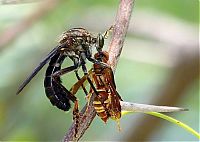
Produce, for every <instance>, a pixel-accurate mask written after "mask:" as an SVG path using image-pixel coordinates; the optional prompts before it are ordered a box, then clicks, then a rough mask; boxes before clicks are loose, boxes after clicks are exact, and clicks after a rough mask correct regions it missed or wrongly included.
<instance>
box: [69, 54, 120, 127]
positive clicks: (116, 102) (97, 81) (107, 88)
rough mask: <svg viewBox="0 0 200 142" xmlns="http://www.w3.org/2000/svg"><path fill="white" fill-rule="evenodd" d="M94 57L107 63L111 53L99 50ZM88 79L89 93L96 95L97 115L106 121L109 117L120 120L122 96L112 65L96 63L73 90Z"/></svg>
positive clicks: (75, 90) (94, 104) (95, 106)
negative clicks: (117, 89)
mask: <svg viewBox="0 0 200 142" xmlns="http://www.w3.org/2000/svg"><path fill="white" fill-rule="evenodd" d="M94 58H95V59H96V60H98V61H100V62H104V63H107V62H108V59H109V54H108V52H106V51H102V52H98V53H96V54H95V55H94ZM86 80H88V82H89V84H90V85H92V86H91V88H90V93H89V94H91V95H96V96H95V98H94V101H93V102H92V104H93V106H94V108H95V110H96V113H97V115H98V116H99V117H100V118H101V119H102V120H103V121H104V122H105V123H106V122H107V120H108V119H109V118H111V119H114V120H116V121H118V122H119V119H120V118H121V105H120V101H122V98H121V96H120V95H119V93H118V92H117V91H116V85H115V80H114V75H113V71H112V69H111V67H103V66H101V65H100V64H97V63H94V64H93V68H92V69H91V70H90V71H89V73H88V74H87V75H85V76H83V77H82V78H81V79H80V80H79V81H78V82H77V83H76V84H74V86H73V87H72V88H71V90H72V92H73V91H74V92H73V93H76V92H77V90H78V89H79V88H80V86H81V85H82V84H83V83H84V82H85V81H86ZM91 95H90V96H91ZM118 124H119V123H118ZM118 126H119V125H118Z"/></svg>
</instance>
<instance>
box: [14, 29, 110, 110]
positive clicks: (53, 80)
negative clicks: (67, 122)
mask: <svg viewBox="0 0 200 142" xmlns="http://www.w3.org/2000/svg"><path fill="white" fill-rule="evenodd" d="M103 44H104V36H103V35H102V34H98V36H94V35H92V34H91V33H89V32H88V31H87V30H86V29H84V28H72V29H70V30H68V31H66V32H64V33H63V34H62V37H61V39H60V40H59V45H58V46H56V47H55V48H54V49H53V50H52V51H51V52H50V53H49V54H48V55H47V56H46V58H44V59H43V60H42V61H41V62H40V64H39V65H38V66H37V67H36V68H35V70H34V71H33V72H32V73H31V74H30V75H29V76H28V78H27V79H26V80H25V81H24V82H23V83H22V85H21V86H20V87H19V89H18V91H17V94H19V93H20V92H21V91H22V90H23V88H24V87H25V86H26V85H27V84H28V83H29V82H30V81H31V80H32V78H33V77H34V76H35V75H36V74H37V73H38V72H39V71H40V70H41V69H42V67H43V66H44V65H45V64H47V63H48V62H49V61H50V62H49V66H48V67H47V70H46V74H45V79H44V87H45V92H46V96H47V97H48V98H49V100H50V102H51V103H52V105H55V106H56V107H57V108H59V109H61V110H63V111H68V110H69V109H70V101H72V102H73V103H75V107H77V105H78V104H77V98H76V97H75V96H74V94H72V93H71V92H70V91H68V90H67V89H66V88H65V87H64V86H63V85H62V84H61V79H60V77H61V76H62V75H63V74H66V73H69V72H71V71H75V73H76V76H77V78H78V79H80V77H79V75H78V73H77V71H78V69H79V67H82V69H83V71H84V73H85V74H87V69H86V66H85V64H86V60H89V61H90V62H93V63H95V64H98V65H100V66H102V67H106V66H107V64H105V63H103V62H101V61H99V60H97V59H95V58H93V57H92V47H96V49H97V51H99V50H101V48H103ZM66 57H69V59H71V60H72V61H73V65H72V66H69V67H66V68H63V69H61V65H62V63H63V61H64V60H65V59H66ZM84 90H85V89H84Z"/></svg>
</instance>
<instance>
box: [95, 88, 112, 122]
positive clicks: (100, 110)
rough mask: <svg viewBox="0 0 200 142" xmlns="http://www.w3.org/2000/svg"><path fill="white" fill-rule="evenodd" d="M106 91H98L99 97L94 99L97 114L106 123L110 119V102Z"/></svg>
mask: <svg viewBox="0 0 200 142" xmlns="http://www.w3.org/2000/svg"><path fill="white" fill-rule="evenodd" d="M105 91H106V90H97V92H98V94H99V96H97V97H95V98H94V101H93V106H94V108H95V110H96V112H97V115H98V116H99V117H100V118H101V119H102V120H103V121H104V122H105V123H106V122H107V120H108V118H109V117H110V115H109V113H108V110H107V108H108V107H109V103H110V100H109V98H108V95H107V93H106V92H105Z"/></svg>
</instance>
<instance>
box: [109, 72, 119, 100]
mask: <svg viewBox="0 0 200 142" xmlns="http://www.w3.org/2000/svg"><path fill="white" fill-rule="evenodd" d="M106 73H107V74H106V77H107V78H108V80H109V85H110V88H111V89H112V92H113V93H114V94H115V95H117V97H118V98H119V99H120V100H121V101H122V98H121V96H120V95H119V93H118V92H117V90H116V85H115V78H114V74H113V71H112V69H111V68H106Z"/></svg>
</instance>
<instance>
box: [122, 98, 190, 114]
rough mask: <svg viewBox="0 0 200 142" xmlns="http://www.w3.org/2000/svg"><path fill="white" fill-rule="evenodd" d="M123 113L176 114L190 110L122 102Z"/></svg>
mask: <svg viewBox="0 0 200 142" xmlns="http://www.w3.org/2000/svg"><path fill="white" fill-rule="evenodd" d="M120 104H121V108H122V111H131V112H144V113H145V112H176V111H187V110H188V109H185V108H179V107H170V106H155V105H146V104H138V103H131V102H124V101H120Z"/></svg>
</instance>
